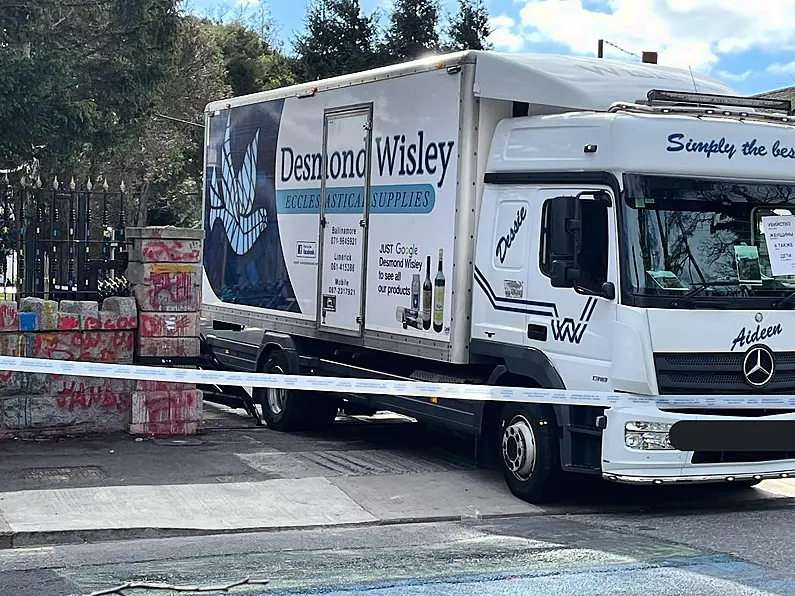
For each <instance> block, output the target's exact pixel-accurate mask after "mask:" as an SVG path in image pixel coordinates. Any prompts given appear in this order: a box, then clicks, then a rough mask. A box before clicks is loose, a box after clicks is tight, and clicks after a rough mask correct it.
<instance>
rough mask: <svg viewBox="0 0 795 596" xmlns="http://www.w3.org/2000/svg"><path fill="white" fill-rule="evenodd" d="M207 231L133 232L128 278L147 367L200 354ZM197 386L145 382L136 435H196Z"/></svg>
mask: <svg viewBox="0 0 795 596" xmlns="http://www.w3.org/2000/svg"><path fill="white" fill-rule="evenodd" d="M203 237H204V232H203V231H202V230H189V229H179V228H168V227H164V228H158V227H151V228H129V229H128V230H127V238H128V239H129V240H130V241H131V242H132V246H131V251H130V262H129V266H128V268H127V279H128V280H129V281H130V283H131V284H132V288H133V293H134V295H135V298H136V300H137V303H138V308H139V332H140V337H139V341H138V349H137V355H138V357H139V358H140V359H141V361H142V362H141V363H142V364H153V365H157V364H161V363H162V362H163V360H166V361H167V360H169V359H174V358H191V357H196V356H198V355H199V351H200V350H199V333H200V316H201V315H200V311H201V288H202V265H201V255H202V238H203ZM202 412H203V403H202V394H201V391H198V390H197V389H196V385H193V384H186V383H165V382H161V381H139V382H138V383H137V384H136V387H135V392H134V393H133V395H132V418H131V423H130V427H129V431H130V433H131V434H136V435H139V434H141V435H190V434H195V433H196V432H198V431H199V429H200V428H201V420H202Z"/></svg>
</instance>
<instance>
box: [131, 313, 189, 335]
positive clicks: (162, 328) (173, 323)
mask: <svg viewBox="0 0 795 596" xmlns="http://www.w3.org/2000/svg"><path fill="white" fill-rule="evenodd" d="M190 326H191V320H190V318H189V317H188V316H187V315H177V316H174V315H162V314H160V315H150V314H145V313H141V335H143V336H145V337H163V336H181V335H185V331H187V330H188V329H189V328H190Z"/></svg>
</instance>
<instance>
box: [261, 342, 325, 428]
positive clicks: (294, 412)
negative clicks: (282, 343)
mask: <svg viewBox="0 0 795 596" xmlns="http://www.w3.org/2000/svg"><path fill="white" fill-rule="evenodd" d="M288 370H289V363H288V362H287V357H286V356H285V355H284V353H283V352H282V351H280V350H275V351H273V352H271V353H270V354H268V356H267V357H266V358H265V362H264V364H263V366H262V372H264V373H267V374H275V375H283V374H287V371H288ZM255 396H256V398H257V401H258V402H259V403H260V404H261V405H262V417H263V418H264V419H265V424H267V425H268V428H270V429H273V430H276V431H283V432H290V431H295V430H321V429H324V428H327V427H328V426H330V425H331V424H333V423H334V420H335V418H336V417H337V411H338V408H339V400H338V399H336V398H335V397H334V396H331V395H325V394H321V393H316V392H312V391H296V390H294V389H283V388H271V387H268V388H257V389H256V394H255Z"/></svg>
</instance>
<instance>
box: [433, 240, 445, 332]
mask: <svg viewBox="0 0 795 596" xmlns="http://www.w3.org/2000/svg"><path fill="white" fill-rule="evenodd" d="M443 252H444V249H441V248H440V249H439V269H438V270H437V271H436V279H434V280H433V330H434V331H436V333H441V332H442V329H444V273H442V257H443Z"/></svg>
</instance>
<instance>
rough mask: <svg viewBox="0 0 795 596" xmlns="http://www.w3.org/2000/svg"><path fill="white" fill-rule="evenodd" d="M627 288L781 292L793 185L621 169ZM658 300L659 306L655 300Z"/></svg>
mask: <svg viewBox="0 0 795 596" xmlns="http://www.w3.org/2000/svg"><path fill="white" fill-rule="evenodd" d="M624 184H625V192H624V200H623V201H622V205H621V210H622V213H621V218H620V219H621V229H622V234H623V238H622V245H623V250H624V253H625V254H624V255H623V257H622V261H623V262H624V267H623V274H624V279H625V283H624V285H625V286H626V288H627V290H628V292H629V293H631V294H632V295H636V296H638V295H639V296H657V297H663V298H676V297H677V296H682V295H684V294H686V293H688V292H689V291H693V290H695V289H697V288H701V290H700V291H699V295H701V296H705V297H709V296H713V295H716V294H717V295H731V296H734V297H736V298H738V300H739V301H732V304H736V305H738V307H739V308H742V299H743V298H756V299H760V298H765V297H767V298H769V299H771V300H780V298H781V297H783V296H786V295H789V294H791V293H792V292H793V291H795V185H781V184H749V183H740V182H733V181H716V180H698V179H691V178H674V177H663V176H641V175H625V177H624ZM661 305H663V304H662V303H661Z"/></svg>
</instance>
